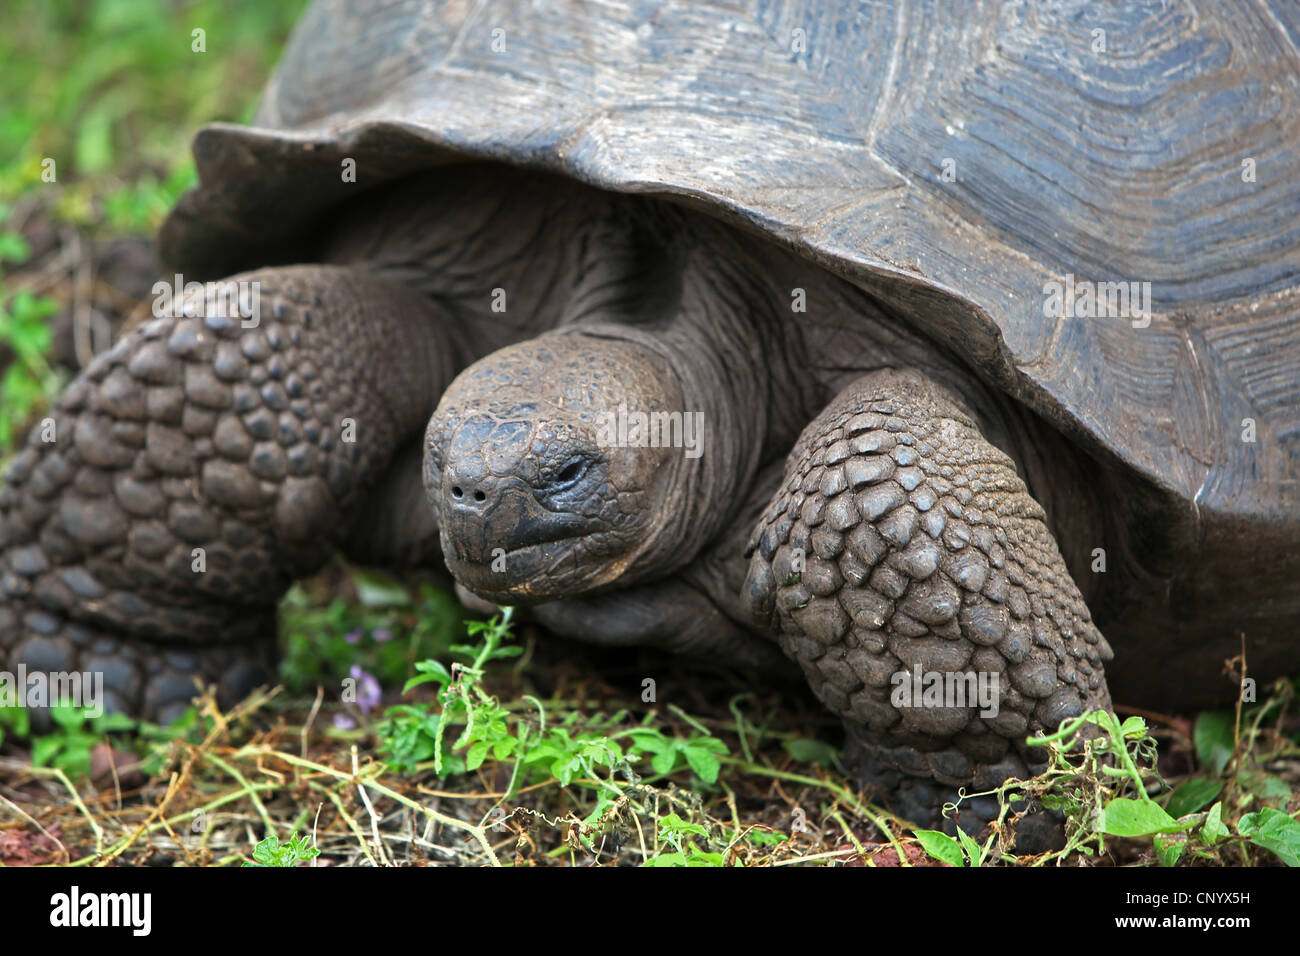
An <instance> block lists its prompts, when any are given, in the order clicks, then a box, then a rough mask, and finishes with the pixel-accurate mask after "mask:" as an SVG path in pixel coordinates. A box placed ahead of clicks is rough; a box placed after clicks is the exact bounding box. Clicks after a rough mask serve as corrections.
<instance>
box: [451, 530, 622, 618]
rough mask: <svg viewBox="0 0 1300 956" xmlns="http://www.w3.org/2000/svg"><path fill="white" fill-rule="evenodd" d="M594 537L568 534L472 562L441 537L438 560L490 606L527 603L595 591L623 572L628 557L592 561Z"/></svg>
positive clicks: (497, 551) (594, 558)
mask: <svg viewBox="0 0 1300 956" xmlns="http://www.w3.org/2000/svg"><path fill="white" fill-rule="evenodd" d="M600 537H602V536H600V535H598V534H589V533H581V534H570V535H564V536H562V537H556V538H553V539H551V540H546V541H536V542H533V543H530V544H525V545H521V546H518V547H515V548H511V549H510V550H506V549H504V548H497V549H495V553H494V554H492V555H490V556H488V557H486V558H483V559H477V558H474V557H471V556H469V555H466V554H464V553H463V552H461V551H459V550H458V548H457V545H456V543H455V541H454V540H452V539H451V538H450V536H448V535H447V534H446V533H445V532H444V533H443V535H442V551H443V559H444V560H445V561H446V563H447V569H448V570H449V571H450V572H451V574H452V577H454V578H455V579H456V581H457V583H459V584H460V585H462V586H463V587H465V588H466V589H467V590H468V591H470V592H471V593H472V594H474V595H476V596H478V597H480V598H483V599H484V600H486V601H490V602H491V603H493V604H533V603H537V602H539V601H549V600H553V599H555V598H557V597H564V596H572V595H574V594H578V593H583V592H586V591H590V590H593V589H595V588H599V587H601V586H602V585H605V584H608V583H609V582H611V581H613V580H614V579H616V578H617V577H618V576H619V575H621V574H622V573H623V570H624V568H625V567H626V565H627V562H628V561H629V560H630V555H629V556H627V557H623V558H620V557H619V556H612V557H610V558H600V559H597V558H596V557H595V555H593V554H592V553H591V551H592V549H591V544H592V543H593V542H594V541H597V540H599V539H600Z"/></svg>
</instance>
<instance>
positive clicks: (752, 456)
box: [552, 212, 1104, 596]
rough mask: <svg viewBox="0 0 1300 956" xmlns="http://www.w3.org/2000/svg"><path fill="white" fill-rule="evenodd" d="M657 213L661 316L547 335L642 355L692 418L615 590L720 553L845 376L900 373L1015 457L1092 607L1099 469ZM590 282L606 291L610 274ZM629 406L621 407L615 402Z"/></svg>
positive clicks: (747, 255) (580, 318) (873, 304)
mask: <svg viewBox="0 0 1300 956" xmlns="http://www.w3.org/2000/svg"><path fill="white" fill-rule="evenodd" d="M660 217H661V218H662V219H667V220H668V221H669V223H670V228H671V227H672V226H676V227H678V228H679V229H680V231H679V232H677V233H676V234H675V235H674V237H673V239H672V240H671V241H670V244H671V245H673V246H674V247H675V248H674V255H673V259H674V261H675V263H676V267H677V279H676V282H677V285H676V288H675V291H676V297H675V299H673V300H672V302H671V305H672V306H673V307H672V308H669V309H668V310H667V311H665V312H663V313H661V314H659V315H658V316H656V317H655V318H654V319H653V320H651V321H646V320H645V319H644V317H643V316H638V315H637V312H636V310H635V308H628V309H625V310H624V314H622V315H620V316H618V318H617V320H611V318H609V317H608V316H607V314H606V313H608V312H610V311H615V312H617V311H618V310H610V309H604V310H602V308H600V307H596V308H592V309H588V310H580V311H579V313H578V314H577V315H574V316H573V317H572V318H571V319H570V320H569V321H568V322H566V324H565V325H564V326H562V327H561V328H560V329H559V330H557V331H556V332H555V333H552V334H556V335H575V334H576V335H585V336H592V337H601V338H609V339H618V340H622V341H625V342H630V343H634V344H636V345H638V346H640V347H642V348H644V349H646V350H647V352H649V353H653V354H654V355H655V356H657V357H658V358H659V359H661V360H662V362H663V364H664V365H665V366H666V367H667V368H669V369H671V370H672V374H673V376H674V379H675V385H676V390H679V391H680V394H681V396H682V411H683V412H700V413H701V415H702V418H703V422H704V436H703V444H702V450H703V454H702V455H701V456H700V457H699V458H696V459H688V458H685V457H684V456H683V455H682V454H681V453H680V452H678V453H677V454H675V455H674V456H672V458H671V459H670V461H669V462H668V464H666V465H665V467H670V468H671V469H672V470H673V473H672V477H671V484H672V488H673V490H672V491H671V492H670V501H671V504H670V505H669V506H668V507H666V508H665V509H664V511H663V513H662V520H663V525H662V530H661V533H659V534H658V535H656V540H655V541H654V542H653V543H652V545H651V546H649V547H647V548H646V549H645V550H644V551H643V553H641V554H640V555H638V557H637V560H636V561H635V562H634V564H633V565H632V566H630V567H629V568H628V577H627V579H626V580H628V581H630V580H633V579H635V580H642V579H645V578H653V577H657V576H662V575H664V574H669V573H672V572H675V571H678V570H680V569H682V568H685V567H687V566H688V565H690V564H691V563H692V562H693V561H694V560H695V559H696V558H697V557H698V556H699V555H700V553H701V551H702V550H704V549H712V550H713V551H714V553H715V554H718V555H728V556H731V557H734V555H735V553H736V552H737V549H738V546H739V542H741V541H743V540H744V539H745V538H747V537H748V535H749V532H750V527H749V524H750V523H751V518H752V515H753V513H754V510H755V499H760V500H761V502H762V503H763V504H766V501H767V499H768V496H769V495H770V494H771V493H772V492H774V491H775V486H776V483H778V482H779V480H780V473H781V469H780V468H779V467H773V465H774V463H779V462H781V461H783V460H784V458H785V456H786V454H787V453H788V452H789V450H790V448H792V447H793V445H794V444H795V442H796V440H797V439H798V436H799V434H800V433H801V432H802V430H803V428H804V427H805V426H806V425H807V424H808V422H809V421H811V420H812V419H813V418H814V417H815V416H816V415H817V414H818V413H819V412H820V411H821V409H822V408H823V407H825V405H826V404H827V403H829V401H830V400H831V399H833V398H834V397H835V395H836V394H838V393H839V392H840V391H841V390H842V389H843V388H845V387H846V386H848V385H849V384H850V383H851V382H852V381H853V380H854V379H856V378H858V377H859V376H861V375H863V374H865V373H867V372H870V371H874V370H876V369H880V368H912V369H918V370H920V371H923V372H925V373H926V374H927V375H928V376H929V377H930V378H931V379H932V380H933V381H934V382H935V383H936V384H938V385H941V386H943V387H944V388H946V389H948V390H949V391H950V392H951V393H952V394H953V395H954V396H955V397H956V398H957V399H958V401H959V404H960V405H961V406H962V407H964V408H965V409H966V410H967V412H968V413H969V414H970V416H971V417H972V419H973V420H974V421H975V422H976V424H977V425H978V426H979V427H980V428H981V430H982V431H983V432H984V433H985V435H986V437H987V438H988V439H989V440H990V441H991V442H992V443H994V444H995V445H997V446H998V447H1000V448H1001V449H1002V450H1003V451H1005V452H1006V453H1007V454H1008V455H1010V456H1011V458H1012V460H1013V461H1015V463H1016V465H1017V467H1018V469H1019V470H1020V473H1021V475H1022V477H1023V478H1024V479H1025V481H1026V483H1027V484H1028V485H1029V487H1030V489H1031V491H1032V492H1033V493H1034V494H1035V496H1036V497H1037V498H1038V500H1039V502H1040V503H1041V504H1042V505H1043V506H1044V508H1045V509H1046V511H1047V513H1048V518H1049V522H1050V524H1051V526H1052V528H1053V531H1054V532H1055V533H1056V535H1057V537H1058V541H1059V542H1060V546H1061V548H1062V551H1063V553H1064V555H1065V558H1066V561H1067V564H1068V565H1069V567H1070V569H1071V571H1072V573H1073V575H1074V577H1075V578H1076V580H1077V581H1078V582H1079V583H1080V586H1081V587H1082V588H1083V590H1084V593H1085V596H1091V593H1092V591H1093V588H1094V583H1095V581H1096V575H1093V574H1091V573H1089V571H1088V568H1089V562H1090V560H1091V549H1092V548H1093V547H1095V546H1098V545H1099V544H1100V543H1101V542H1102V541H1103V539H1104V535H1103V523H1104V515H1103V509H1102V508H1101V507H1100V503H1099V500H1098V489H1099V488H1100V487H1101V486H1102V484H1103V482H1102V480H1101V478H1100V477H1099V466H1097V465H1096V464H1095V463H1093V462H1092V461H1091V460H1090V459H1088V458H1087V456H1085V455H1084V454H1083V453H1082V452H1081V451H1080V450H1079V449H1078V448H1077V447H1076V446H1075V445H1073V444H1072V443H1070V442H1069V441H1067V440H1066V439H1065V438H1064V437H1063V436H1062V435H1060V434H1059V433H1058V432H1056V431H1055V430H1054V429H1052V428H1050V427H1049V426H1047V425H1046V424H1045V423H1044V422H1042V420H1040V419H1039V418H1038V417H1037V416H1035V415H1033V414H1032V413H1030V412H1028V411H1027V410H1026V409H1025V408H1024V407H1023V406H1022V405H1020V404H1019V403H1018V402H1016V401H1014V400H1013V399H1011V398H1009V397H1008V396H1007V395H1005V394H1004V393H1003V392H1001V391H1000V390H998V389H995V388H993V387H991V386H989V385H987V384H986V383H984V382H983V381H982V380H981V379H979V378H978V377H977V376H975V375H974V374H972V372H971V371H970V370H969V369H968V368H967V367H965V366H964V365H963V364H962V363H961V362H960V361H958V360H956V359H954V358H953V357H952V356H950V355H948V354H947V353H946V352H944V351H943V350H942V349H939V348H936V347H935V345H934V344H933V343H932V342H930V341H929V340H928V339H925V338H923V337H922V336H920V335H919V334H917V333H915V332H914V331H912V329H911V326H910V324H909V323H908V321H907V320H906V318H905V317H900V316H897V315H892V314H889V313H888V311H887V310H886V309H885V308H884V307H882V306H881V305H880V304H879V303H878V302H877V301H876V300H875V299H873V298H872V297H871V296H870V295H868V294H867V293H865V292H863V291H862V290H860V289H858V288H857V287H855V286H853V285H851V284H850V283H848V282H846V281H844V280H842V279H839V278H838V277H836V276H833V275H831V274H829V273H827V272H825V271H824V270H822V269H820V268H818V267H817V266H815V265H813V264H811V263H808V262H806V261H805V260H803V259H802V258H800V257H797V256H793V255H791V254H787V253H785V252H784V251H782V250H780V249H777V248H774V247H771V246H769V245H767V244H765V243H761V242H756V241H752V240H749V239H748V238H747V237H745V236H743V235H741V234H739V233H737V232H735V231H733V230H731V229H728V228H725V227H721V226H719V225H717V224H715V223H713V222H711V221H700V220H699V219H698V218H697V217H694V216H689V215H682V216H681V219H680V221H679V222H677V223H673V222H672V220H673V219H674V218H675V217H674V216H673V215H671V214H667V215H665V214H664V213H663V212H661V213H660ZM602 279H603V280H604V281H605V282H606V283H607V284H606V288H609V287H610V286H609V285H608V276H602ZM632 286H633V288H635V287H636V284H635V283H632ZM613 287H615V288H617V287H619V285H618V283H614V286H613ZM581 298H582V297H581V296H579V299H580V300H581ZM796 303H798V305H800V306H802V308H803V309H804V311H802V312H798V311H796ZM663 304H664V303H663V302H662V301H660V303H659V305H660V306H661V307H662V306H663ZM634 401H635V397H634V396H629V406H631V405H632V404H633V402H634ZM767 485H771V486H772V487H767ZM727 577H729V575H728V576H727ZM727 588H730V585H727Z"/></svg>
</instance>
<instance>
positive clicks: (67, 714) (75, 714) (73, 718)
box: [50, 704, 85, 730]
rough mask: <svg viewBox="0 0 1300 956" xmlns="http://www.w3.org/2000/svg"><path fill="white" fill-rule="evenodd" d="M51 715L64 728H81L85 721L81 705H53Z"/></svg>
mask: <svg viewBox="0 0 1300 956" xmlns="http://www.w3.org/2000/svg"><path fill="white" fill-rule="evenodd" d="M50 717H52V718H53V719H54V722H55V723H56V724H58V725H59V726H60V727H62V728H63V729H64V730H80V729H81V725H82V724H83V723H84V722H85V718H84V717H83V716H82V709H81V708H80V707H69V706H68V705H66V704H58V705H56V706H54V707H51V708H50Z"/></svg>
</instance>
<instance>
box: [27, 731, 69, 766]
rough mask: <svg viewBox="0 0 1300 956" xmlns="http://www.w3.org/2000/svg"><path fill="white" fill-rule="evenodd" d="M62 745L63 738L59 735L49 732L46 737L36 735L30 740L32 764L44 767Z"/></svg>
mask: <svg viewBox="0 0 1300 956" xmlns="http://www.w3.org/2000/svg"><path fill="white" fill-rule="evenodd" d="M62 746H63V740H62V738H60V737H57V736H54V735H53V734H51V735H50V736H47V737H37V738H36V739H35V740H33V741H32V766H34V767H46V766H49V763H50V761H51V760H52V759H53V758H54V755H55V754H57V753H58V752H59V750H60V748H62Z"/></svg>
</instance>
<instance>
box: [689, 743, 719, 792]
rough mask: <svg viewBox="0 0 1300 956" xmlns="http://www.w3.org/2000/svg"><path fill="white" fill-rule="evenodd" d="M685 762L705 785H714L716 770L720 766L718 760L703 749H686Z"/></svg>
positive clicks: (716, 775) (716, 777) (716, 776)
mask: <svg viewBox="0 0 1300 956" xmlns="http://www.w3.org/2000/svg"><path fill="white" fill-rule="evenodd" d="M684 753H685V754H686V762H687V763H688V764H690V765H691V769H692V770H694V771H695V774H696V776H698V777H699V778H700V779H701V780H703V781H704V782H705V783H709V784H712V783H716V782H717V779H718V769H719V767H720V766H721V765H720V764H719V763H718V758H717V757H715V756H713V754H711V753H709V751H707V750H705V749H704V748H703V747H686V748H685V749H684Z"/></svg>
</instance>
